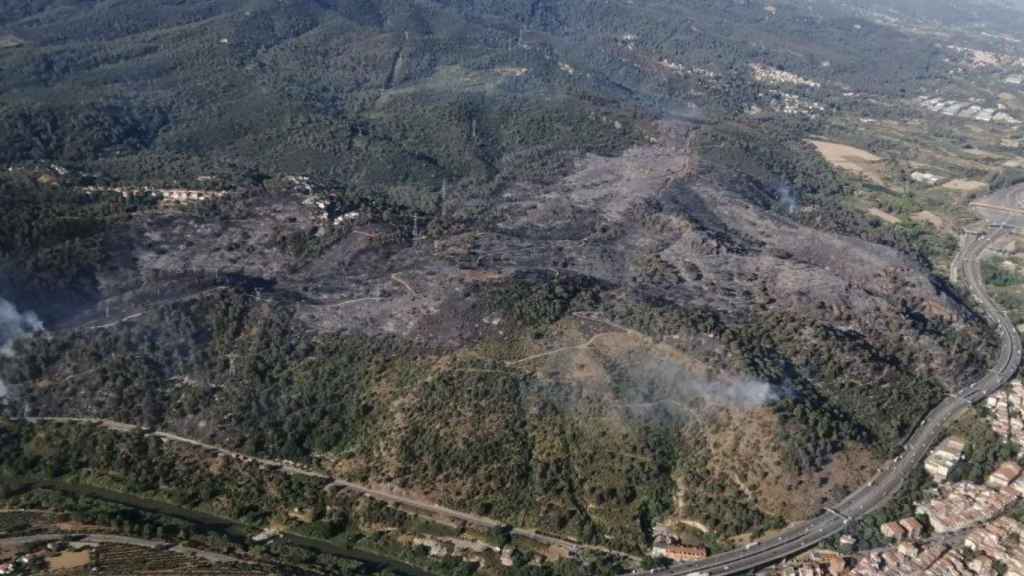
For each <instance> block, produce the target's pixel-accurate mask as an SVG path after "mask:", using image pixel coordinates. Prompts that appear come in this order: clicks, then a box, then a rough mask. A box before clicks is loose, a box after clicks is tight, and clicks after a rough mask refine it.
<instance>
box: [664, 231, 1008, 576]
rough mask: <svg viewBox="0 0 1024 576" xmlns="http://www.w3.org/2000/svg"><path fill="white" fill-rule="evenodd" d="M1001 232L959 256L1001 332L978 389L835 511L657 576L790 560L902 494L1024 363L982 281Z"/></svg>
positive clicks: (961, 397) (938, 412)
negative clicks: (958, 425)
mask: <svg viewBox="0 0 1024 576" xmlns="http://www.w3.org/2000/svg"><path fill="white" fill-rule="evenodd" d="M1000 234H1001V233H1000V232H998V231H993V232H987V233H985V234H983V235H979V236H976V237H968V238H967V239H966V241H965V242H964V244H963V247H962V248H961V252H960V253H959V254H958V255H957V259H956V262H957V263H958V265H959V267H960V269H959V270H958V272H959V276H960V277H961V278H962V279H964V280H965V281H966V283H967V287H968V289H969V290H970V292H971V294H972V295H973V296H974V298H975V299H976V300H977V301H978V304H979V305H980V307H981V310H982V311H983V312H984V314H985V315H986V316H987V317H988V319H989V320H990V321H991V322H992V323H993V324H994V325H995V326H996V328H997V330H999V335H1000V349H999V355H998V357H997V358H996V361H995V363H994V365H993V367H992V368H991V369H990V370H989V371H988V372H987V373H986V374H985V376H984V377H982V378H981V379H980V380H978V381H977V382H975V383H974V384H972V385H970V386H968V387H966V388H964V389H963V390H961V391H960V392H959V393H957V394H955V395H950V396H948V397H947V398H946V399H945V400H943V402H942V403H941V404H939V405H938V406H936V407H935V409H933V410H932V411H931V412H929V413H928V415H927V416H926V417H925V419H924V420H922V421H921V423H920V424H919V425H918V427H917V429H916V430H915V431H914V433H913V434H912V435H911V437H910V439H909V440H908V441H907V443H906V444H905V446H904V447H905V450H904V452H903V454H901V455H900V456H899V457H897V458H896V459H894V460H891V461H889V462H888V463H887V464H886V465H885V466H884V467H883V468H882V470H881V471H880V472H879V473H878V474H876V475H875V478H874V479H873V480H872V481H871V482H870V483H868V484H867V485H866V486H861V487H860V488H859V489H858V490H856V491H855V492H853V493H852V494H850V495H849V496H847V497H846V499H844V500H843V501H842V502H840V503H839V504H837V505H836V506H835V507H833V508H830V509H826V511H825V512H824V513H823V514H821V515H819V516H817V517H815V518H812V519H811V520H809V521H807V522H806V523H803V524H801V525H799V526H793V527H790V528H788V529H786V530H785V531H783V532H782V533H781V534H779V535H777V536H775V537H773V538H770V539H767V540H761V541H758V542H755V543H753V544H751V545H749V546H747V547H746V548H743V549H738V550H733V551H730V552H725V553H722V554H716V555H715V556H712V557H711V558H708V559H707V560H702V561H700V562H686V563H681V564H676V565H674V566H671V567H669V568H666V569H664V570H660V571H657V572H655V573H654V574H655V575H656V576H683V575H686V574H692V573H697V572H702V573H707V574H711V575H714V576H727V575H730V574H739V573H742V572H747V571H750V570H754V569H756V568H760V567H762V566H765V565H767V564H771V563H773V562H777V561H779V560H782V559H785V558H788V557H790V556H793V555H795V554H798V553H800V552H803V551H805V550H807V549H809V548H812V547H813V546H815V545H816V544H818V543H819V542H821V541H823V540H825V539H827V538H829V537H831V536H834V535H835V534H837V533H839V532H842V531H843V529H844V528H845V527H846V524H847V523H848V522H850V521H852V520H855V519H857V518H860V517H862V516H864V515H866V514H868V513H870V512H871V511H873V510H875V509H877V508H878V507H880V506H881V505H883V504H884V503H885V502H886V501H887V500H888V499H889V498H891V497H892V496H893V495H895V494H896V492H897V491H898V490H899V488H900V486H901V485H902V484H903V481H904V480H906V478H907V477H908V476H909V475H910V474H911V473H912V472H913V471H914V469H915V468H916V467H917V466H918V464H920V462H921V461H922V460H923V459H924V458H925V456H926V455H927V454H928V450H929V449H930V448H931V447H932V446H933V445H934V444H935V443H936V442H938V441H939V440H940V439H941V437H942V435H943V433H944V428H945V426H946V424H948V423H949V422H950V421H952V420H953V419H955V418H957V417H958V416H959V415H960V414H961V413H963V411H964V410H966V409H967V407H968V406H970V405H971V404H973V403H975V402H978V401H979V400H982V399H983V398H985V397H986V396H988V395H989V394H991V393H993V392H995V391H996V390H998V389H999V388H1000V387H1002V386H1003V385H1004V384H1006V383H1007V382H1009V380H1010V379H1011V378H1012V377H1013V376H1014V374H1016V372H1017V368H1018V367H1019V366H1020V361H1021V340H1020V335H1018V334H1017V331H1016V329H1015V328H1014V326H1013V323H1012V322H1010V319H1009V318H1008V317H1007V316H1006V314H1005V313H1004V312H1003V310H1002V309H1000V308H999V307H998V306H996V304H995V302H993V301H992V299H991V298H990V297H989V295H988V294H987V293H986V292H985V287H984V284H983V282H982V276H981V263H980V259H981V254H982V252H984V250H985V248H987V247H988V246H989V245H991V244H992V243H993V242H994V241H995V240H996V239H997V238H998V237H999V235H1000Z"/></svg>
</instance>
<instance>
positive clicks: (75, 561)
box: [47, 550, 90, 570]
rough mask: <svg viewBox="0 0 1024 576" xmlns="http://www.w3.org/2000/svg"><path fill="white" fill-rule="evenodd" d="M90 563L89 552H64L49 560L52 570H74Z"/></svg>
mask: <svg viewBox="0 0 1024 576" xmlns="http://www.w3.org/2000/svg"><path fill="white" fill-rule="evenodd" d="M89 561H90V556H89V551H88V550H82V551H79V552H63V553H61V554H60V555H58V556H54V557H52V558H50V559H48V560H47V562H48V563H49V565H50V570H73V569H75V568H81V567H83V566H88V565H89Z"/></svg>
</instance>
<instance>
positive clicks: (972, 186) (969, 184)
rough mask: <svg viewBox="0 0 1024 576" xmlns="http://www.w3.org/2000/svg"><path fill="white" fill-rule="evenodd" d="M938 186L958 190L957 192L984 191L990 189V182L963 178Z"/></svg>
mask: <svg viewBox="0 0 1024 576" xmlns="http://www.w3.org/2000/svg"><path fill="white" fill-rule="evenodd" d="M938 188H946V189H948V190H956V191H957V192H984V191H985V190H988V184H985V183H984V182H978V181H977V180H963V179H959V178H958V179H956V180H950V181H949V182H946V183H945V184H942V185H941V186H938Z"/></svg>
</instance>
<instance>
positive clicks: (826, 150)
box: [808, 140, 885, 186]
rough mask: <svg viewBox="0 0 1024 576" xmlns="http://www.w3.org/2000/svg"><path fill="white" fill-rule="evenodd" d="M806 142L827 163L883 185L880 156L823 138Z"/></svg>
mask: <svg viewBox="0 0 1024 576" xmlns="http://www.w3.org/2000/svg"><path fill="white" fill-rule="evenodd" d="M808 142H810V143H811V144H813V145H814V147H815V148H817V150H818V153H820V154H821V155H822V156H824V157H825V160H826V161H827V162H828V163H829V164H831V165H833V166H835V167H837V168H842V169H843V170H848V171H850V172H853V173H854V174H857V175H859V176H863V177H864V178H867V179H868V180H869V181H871V182H873V183H875V184H878V185H879V186H884V185H885V183H884V182H883V181H882V171H881V167H880V166H878V165H879V164H880V163H881V162H882V158H880V157H879V156H875V155H874V154H872V153H871V152H868V151H867V150H862V149H860V148H854V147H853V146H847V145H846V144H837V143H835V142H826V141H824V140H808Z"/></svg>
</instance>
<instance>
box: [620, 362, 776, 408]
mask: <svg viewBox="0 0 1024 576" xmlns="http://www.w3.org/2000/svg"><path fill="white" fill-rule="evenodd" d="M637 360H638V361H636V362H635V363H633V364H632V365H631V366H629V367H628V368H627V369H626V374H628V378H629V380H630V383H631V386H630V390H629V392H626V393H625V394H624V396H625V398H624V400H626V404H625V405H626V406H628V407H632V408H647V407H653V406H655V405H660V406H662V407H665V408H673V407H675V408H679V407H684V406H689V407H697V406H700V405H706V406H720V407H728V408H736V409H741V410H752V409H755V408H760V407H762V406H765V405H767V404H770V403H771V402H773V401H776V400H780V399H781V396H780V394H779V391H778V390H776V388H775V387H773V386H772V385H771V384H769V383H768V382H764V381H762V380H757V379H754V378H749V377H743V376H738V375H734V376H731V377H730V376H721V377H718V378H707V377H702V376H699V375H696V374H693V373H692V372H690V371H689V370H687V369H686V368H684V367H683V366H681V365H680V364H678V363H676V362H674V361H672V360H670V359H667V358H660V357H646V358H638V359H637Z"/></svg>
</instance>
